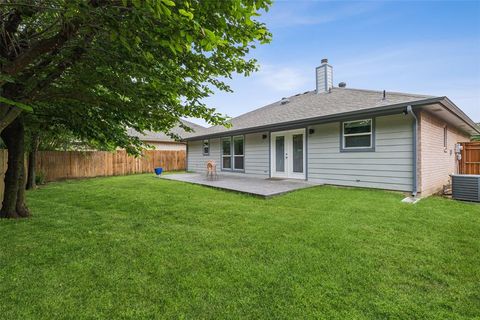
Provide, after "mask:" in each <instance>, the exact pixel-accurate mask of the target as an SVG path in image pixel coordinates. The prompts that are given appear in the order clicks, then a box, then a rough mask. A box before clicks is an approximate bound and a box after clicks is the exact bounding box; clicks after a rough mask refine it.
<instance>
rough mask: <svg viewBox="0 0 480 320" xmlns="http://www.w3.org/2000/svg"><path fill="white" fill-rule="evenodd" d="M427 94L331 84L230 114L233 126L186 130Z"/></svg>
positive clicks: (241, 125)
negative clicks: (328, 89) (328, 88)
mask: <svg viewBox="0 0 480 320" xmlns="http://www.w3.org/2000/svg"><path fill="white" fill-rule="evenodd" d="M429 98H434V97H433V96H427V95H419V94H409V93H398V92H386V97H385V99H383V91H372V90H361V89H350V88H332V90H331V92H325V93H318V94H317V93H316V92H315V91H307V92H305V93H303V94H297V95H294V96H291V97H288V98H287V99H288V101H289V102H288V103H285V104H282V100H279V101H277V102H274V103H272V104H269V105H266V106H264V107H261V108H259V109H256V110H253V111H250V112H247V113H245V114H243V115H240V116H238V117H235V118H232V119H231V121H230V122H231V124H232V126H231V127H230V128H226V127H224V126H213V127H210V128H206V130H205V131H203V132H202V133H193V134H189V137H193V136H200V135H206V134H214V133H219V132H229V131H232V130H242V129H248V128H254V127H260V126H266V125H273V124H279V123H283V122H289V121H296V120H303V119H310V118H314V117H322V116H329V115H335V114H339V113H345V112H351V111H359V110H364V109H370V108H376V107H382V106H389V105H394V104H400V103H407V102H413V101H418V100H424V99H429Z"/></svg>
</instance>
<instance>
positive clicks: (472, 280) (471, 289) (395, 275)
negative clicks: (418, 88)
mask: <svg viewBox="0 0 480 320" xmlns="http://www.w3.org/2000/svg"><path fill="white" fill-rule="evenodd" d="M402 197H403V196H402V194H399V193H394V192H385V191H375V190H365V189H346V188H336V187H315V188H310V189H306V190H302V191H297V192H294V193H290V194H287V195H284V196H280V197H276V198H272V199H268V200H264V199H259V198H255V197H251V196H246V195H240V194H236V193H230V192H223V191H219V190H214V189H210V188H205V187H201V186H195V185H189V184H185V183H181V182H174V181H165V180H160V179H157V178H155V177H153V176H152V175H136V176H128V177H112V178H98V179H90V180H82V181H67V182H60V183H51V184H49V185H47V186H45V187H42V188H41V189H39V190H36V191H33V192H30V193H28V202H29V206H30V208H31V209H32V211H33V214H34V216H33V218H31V219H29V220H20V221H5V220H4V221H0V240H1V249H0V318H1V319H39V318H43V319H58V318H70V319H92V318H102V319H112V318H124V319H126V318H132V319H138V318H147V319H152V318H189V319H198V318H210V319H218V318H254V319H258V318H275V319H282V318H283V319H284V318H325V319H334V318H336V319H351V318H355V319H363V318H376V319H386V318H389V319H414V318H417V319H426V318H443V319H457V318H458V319H460V318H474V317H478V316H479V315H480V271H479V270H480V206H479V205H476V204H470V203H462V202H456V201H452V200H446V199H442V198H437V197H432V198H428V199H425V200H422V201H420V202H419V203H418V204H416V205H408V204H402V203H400V200H401V199H402Z"/></svg>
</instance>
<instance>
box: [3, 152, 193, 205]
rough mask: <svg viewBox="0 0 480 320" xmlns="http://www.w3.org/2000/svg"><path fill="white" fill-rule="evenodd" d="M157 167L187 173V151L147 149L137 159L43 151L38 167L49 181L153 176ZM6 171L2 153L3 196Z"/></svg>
mask: <svg viewBox="0 0 480 320" xmlns="http://www.w3.org/2000/svg"><path fill="white" fill-rule="evenodd" d="M156 167H162V168H163V170H165V171H176V170H185V168H186V152H185V151H183V150H181V151H165V150H145V151H143V156H142V157H139V158H135V157H133V156H130V155H128V154H127V152H126V151H116V152H108V151H39V152H38V155H37V162H36V166H35V168H36V170H37V173H38V172H42V173H43V174H44V175H45V180H46V181H56V180H63V179H76V178H89V177H102V176H120V175H127V174H134V173H145V172H152V173H153V169H154V168H156ZM6 169H7V151H6V150H0V170H1V172H0V179H1V181H0V196H3V188H4V186H3V179H4V177H5V171H6Z"/></svg>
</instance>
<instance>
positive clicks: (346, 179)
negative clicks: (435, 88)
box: [186, 59, 479, 196]
mask: <svg viewBox="0 0 480 320" xmlns="http://www.w3.org/2000/svg"><path fill="white" fill-rule="evenodd" d="M478 133H479V128H478V127H477V125H476V124H475V123H474V122H473V121H472V120H471V119H470V118H469V117H468V116H467V115H466V114H465V113H463V112H462V111H461V110H460V109H459V108H458V107H457V106H456V105H455V104H454V103H453V102H452V101H450V100H449V99H448V98H447V97H436V96H427V95H418V94H408V93H398V92H386V91H372V90H360V89H350V88H347V87H346V84H345V83H340V84H339V86H338V87H334V86H333V68H332V66H331V65H329V64H328V61H327V59H323V60H322V64H321V65H320V66H319V67H317V68H316V90H314V91H308V92H304V93H300V94H296V95H294V96H291V97H288V98H283V99H281V100H280V101H277V102H274V103H272V104H269V105H267V106H264V107H261V108H259V109H256V110H253V111H251V112H248V113H245V114H243V115H240V116H238V117H236V118H233V119H232V120H231V127H229V128H226V127H224V126H213V127H210V128H208V129H206V130H205V131H203V132H202V133H200V134H191V135H189V136H188V137H187V138H186V142H187V144H188V146H187V158H188V164H187V168H188V170H189V171H194V172H204V171H205V163H206V161H207V160H215V161H216V162H217V163H219V166H220V167H221V170H222V171H226V172H231V173H236V174H244V175H253V176H258V177H263V178H279V179H283V178H288V179H306V180H310V181H313V182H318V183H325V184H332V185H341V186H355V187H368V188H380V189H389V190H398V191H406V192H411V193H412V194H413V195H417V193H419V195H422V196H427V195H430V194H433V193H436V192H438V191H440V190H442V188H443V186H444V185H446V184H448V183H449V175H450V174H451V173H455V172H456V171H457V168H456V166H457V151H458V150H456V144H457V143H458V142H463V141H469V140H470V137H471V136H472V135H475V134H478Z"/></svg>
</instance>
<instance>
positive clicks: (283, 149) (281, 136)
mask: <svg viewBox="0 0 480 320" xmlns="http://www.w3.org/2000/svg"><path fill="white" fill-rule="evenodd" d="M270 139H271V142H270V143H271V144H270V145H271V157H270V158H271V162H272V163H271V168H272V177H274V178H292V179H305V166H306V161H305V129H298V130H289V131H279V132H272V133H271V138H270Z"/></svg>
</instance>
